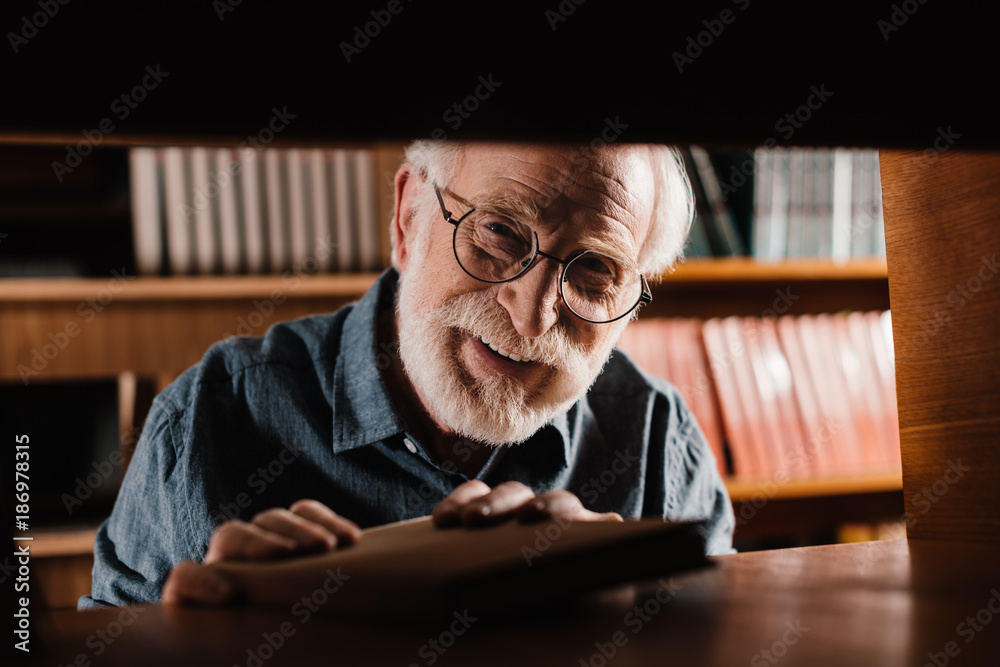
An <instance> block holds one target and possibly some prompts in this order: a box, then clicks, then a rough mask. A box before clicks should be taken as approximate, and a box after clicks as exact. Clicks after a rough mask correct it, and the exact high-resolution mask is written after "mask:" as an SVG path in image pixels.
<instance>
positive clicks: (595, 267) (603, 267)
mask: <svg viewBox="0 0 1000 667" xmlns="http://www.w3.org/2000/svg"><path fill="white" fill-rule="evenodd" d="M579 262H580V264H581V266H582V268H584V269H586V270H587V271H590V272H593V273H600V274H605V275H609V276H610V275H612V274H614V271H613V270H612V269H611V267H610V266H608V265H607V264H606V263H605V262H603V261H601V260H600V259H598V258H596V257H584V258H582V259H581V260H579Z"/></svg>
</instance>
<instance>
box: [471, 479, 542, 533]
mask: <svg viewBox="0 0 1000 667" xmlns="http://www.w3.org/2000/svg"><path fill="white" fill-rule="evenodd" d="M534 497H535V492H534V491H532V490H531V489H530V488H528V487H527V486H525V485H524V484H522V483H521V482H504V483H503V484H498V485H497V486H495V487H493V490H492V491H490V492H489V493H488V494H486V495H484V496H481V497H479V498H476V499H475V500H472V501H470V502H468V503H466V505H465V507H464V508H462V510H461V518H462V523H464V524H465V525H467V526H485V525H488V524H492V523H497V522H500V521H504V520H505V519H508V518H509V517H510V516H511V515H512V514H513V513H514V512H515V510H517V509H518V508H519V507H521V506H522V505H524V504H525V503H527V502H529V501H530V500H531V499H532V498H534Z"/></svg>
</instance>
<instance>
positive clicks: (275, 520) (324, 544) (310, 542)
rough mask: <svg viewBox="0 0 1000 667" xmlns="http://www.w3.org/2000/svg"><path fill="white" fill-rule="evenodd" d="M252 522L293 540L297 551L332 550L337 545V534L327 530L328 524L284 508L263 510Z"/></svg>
mask: <svg viewBox="0 0 1000 667" xmlns="http://www.w3.org/2000/svg"><path fill="white" fill-rule="evenodd" d="M251 523H253V524H254V525H255V526H260V527H261V528H263V529H265V530H269V531H271V532H272V533H277V534H278V535H282V536H284V537H287V538H288V539H290V540H292V541H293V542H295V548H296V551H305V552H316V551H330V550H331V549H335V548H336V547H337V536H336V535H334V534H333V533H332V532H331V531H329V530H327V528H326V526H324V525H322V524H319V523H316V522H315V521H310V520H309V519H306V518H303V517H302V516H300V515H298V514H294V513H292V512H290V511H289V510H286V509H284V508H277V507H276V508H274V509H270V510H267V511H265V512H261V513H260V514H258V515H257V516H255V517H254V518H253V521H251Z"/></svg>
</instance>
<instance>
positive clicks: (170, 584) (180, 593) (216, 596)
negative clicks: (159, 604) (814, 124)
mask: <svg viewBox="0 0 1000 667" xmlns="http://www.w3.org/2000/svg"><path fill="white" fill-rule="evenodd" d="M239 597H240V591H239V588H238V587H237V586H236V584H235V583H234V582H233V581H232V580H231V579H229V578H228V577H227V576H225V575H224V574H222V573H221V572H219V571H218V570H216V569H214V568H211V567H208V566H206V565H203V564H201V563H196V562H194V561H190V560H186V561H182V562H180V563H178V564H177V565H176V566H175V567H174V569H173V570H171V571H170V574H169V575H168V576H167V580H166V581H165V582H164V583H163V592H162V594H161V598H162V600H163V604H182V603H184V602H200V603H202V604H207V605H224V604H229V603H233V602H236V601H237V600H238V598H239Z"/></svg>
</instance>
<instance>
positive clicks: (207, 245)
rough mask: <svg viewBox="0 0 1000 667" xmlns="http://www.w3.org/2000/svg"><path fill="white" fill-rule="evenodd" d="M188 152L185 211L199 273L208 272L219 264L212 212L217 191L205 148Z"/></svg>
mask: <svg viewBox="0 0 1000 667" xmlns="http://www.w3.org/2000/svg"><path fill="white" fill-rule="evenodd" d="M187 155H188V159H189V160H190V164H191V185H192V194H193V202H192V203H193V206H192V207H191V208H190V209H189V212H188V214H189V216H190V217H192V218H193V219H194V231H195V257H196V258H197V262H198V273H201V274H210V273H214V272H215V269H216V266H218V249H217V247H216V230H215V216H214V215H213V214H212V208H213V207H212V204H213V200H214V199H215V197H217V196H218V191H217V189H216V188H215V187H213V186H212V182H211V180H210V168H209V165H210V164H211V156H210V155H209V152H208V149H207V148H191V149H189V150H188V151H187ZM213 195H214V196H213Z"/></svg>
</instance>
